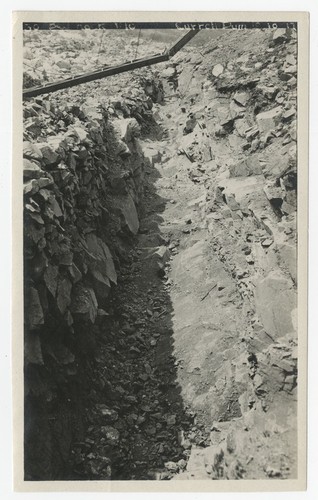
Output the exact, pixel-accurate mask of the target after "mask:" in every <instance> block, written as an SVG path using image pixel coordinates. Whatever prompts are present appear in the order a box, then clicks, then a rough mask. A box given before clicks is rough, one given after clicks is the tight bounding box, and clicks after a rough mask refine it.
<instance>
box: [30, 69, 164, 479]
mask: <svg viewBox="0 0 318 500" xmlns="http://www.w3.org/2000/svg"><path fill="white" fill-rule="evenodd" d="M143 88H145V92H147V93H145V92H144V91H143ZM147 94H148V95H147ZM149 94H150V95H151V96H152V98H153V99H159V100H160V99H162V92H161V88H160V86H158V85H156V84H154V83H153V82H152V81H151V80H149V79H147V78H145V77H144V78H143V80H142V82H141V84H140V85H139V90H138V96H136V94H135V95H133V96H131V97H130V100H129V101H124V100H123V99H122V98H121V99H115V100H113V101H112V102H110V101H107V100H106V99H105V102H104V103H103V104H101V105H100V104H99V102H97V101H94V99H93V98H89V99H87V101H86V104H85V105H83V106H77V105H72V104H68V103H67V102H65V101H61V100H59V99H58V98H57V99H55V98H43V99H42V98H38V99H35V100H32V101H29V102H27V103H26V104H25V107H24V125H25V139H26V140H25V142H24V147H23V157H24V158H23V177H24V206H25V210H24V258H25V260H24V275H25V280H24V285H25V294H24V297H25V305H24V310H25V331H24V343H25V466H26V469H25V474H26V479H33V480H37V479H41V480H43V479H47V480H49V479H66V478H70V477H72V464H71V462H70V450H71V446H72V444H73V443H74V442H76V441H81V439H82V438H83V429H84V427H85V412H84V411H83V407H84V406H85V398H87V394H88V388H89V384H90V374H91V372H92V370H93V367H94V362H95V361H94V359H95V358H94V355H95V350H96V342H95V333H96V329H98V325H99V323H100V322H101V321H102V320H103V318H105V317H107V314H108V313H107V309H108V301H109V296H110V295H111V291H112V288H113V287H115V286H116V282H117V273H118V272H120V266H121V263H123V262H125V260H126V259H127V255H128V252H129V249H130V248H131V246H132V245H133V241H134V237H135V235H136V233H137V231H138V227H139V218H138V210H140V205H141V199H142V191H143V187H142V186H143V176H144V167H145V165H146V164H147V161H149V160H147V159H146V158H145V157H144V156H143V154H142V151H141V149H140V147H139V146H138V142H137V141H136V138H137V137H139V136H140V134H141V133H142V131H143V130H144V129H145V127H147V128H149V127H150V128H151V124H152V118H151V107H152V99H151V97H150V96H149ZM135 117H136V118H137V119H136V118H135ZM83 401H84V404H83Z"/></svg>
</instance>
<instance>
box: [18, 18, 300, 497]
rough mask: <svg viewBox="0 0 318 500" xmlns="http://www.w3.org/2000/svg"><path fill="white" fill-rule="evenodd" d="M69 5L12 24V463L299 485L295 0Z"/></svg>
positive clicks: (62, 472) (57, 470) (64, 475)
mask: <svg viewBox="0 0 318 500" xmlns="http://www.w3.org/2000/svg"><path fill="white" fill-rule="evenodd" d="M37 14H39V13H37ZM68 14H69V15H68V16H66V17H65V19H66V20H65V21H64V22H63V19H62V18H60V20H59V21H56V18H55V17H54V15H53V13H51V15H52V17H51V18H50V13H49V12H48V13H45V15H44V13H42V15H43V20H42V19H41V17H39V15H38V16H34V17H33V18H32V13H31V12H28V16H24V18H23V16H22V18H21V17H20V18H18V24H17V25H16V29H18V30H20V35H21V36H20V42H21V47H20V52H21V54H20V55H21V57H20V59H19V61H20V64H18V66H17V68H16V70H18V72H19V75H20V77H19V82H20V84H21V87H19V89H20V90H19V93H20V94H19V96H18V100H19V99H20V100H21V103H22V104H21V110H20V113H21V124H22V127H21V134H20V135H19V134H18V135H19V137H18V139H17V141H18V143H19V145H20V143H21V149H22V150H23V151H21V154H20V153H19V155H18V156H16V162H17V163H18V166H17V170H16V172H17V174H16V182H17V183H20V184H21V189H20V190H19V191H18V192H19V193H20V192H21V200H22V197H23V207H22V201H21V200H20V202H19V203H20V204H21V207H22V208H23V219H22V214H21V221H22V220H23V226H22V222H21V228H22V232H23V250H22V252H23V274H21V276H23V323H22V325H23V326H22V328H23V331H21V332H20V333H19V336H17V337H19V342H21V349H22V350H23V367H22V370H21V374H20V375H21V377H22V375H23V377H22V378H23V390H22V392H21V395H22V397H21V401H20V408H19V411H20V416H21V419H22V421H21V425H22V434H21V435H22V436H23V441H22V440H21V442H20V446H21V460H22V462H23V463H22V468H23V471H22V478H21V481H22V482H23V483H24V484H27V483H30V484H31V483H32V484H34V485H35V487H36V485H37V484H38V483H41V482H51V484H52V485H53V486H52V488H54V482H61V481H62V482H65V483H67V482H80V483H81V484H83V483H87V484H89V483H90V482H93V481H94V483H95V482H96V481H97V482H100V483H101V484H102V483H103V482H105V481H106V482H114V483H115V482H125V484H126V485H127V484H128V488H129V483H130V482H131V483H133V482H134V481H138V482H143V483H144V484H145V485H146V484H149V485H150V484H157V483H159V482H162V481H165V482H167V481H169V482H170V483H171V482H172V483H173V484H172V488H174V489H176V490H178V488H181V489H182V488H187V484H189V483H191V484H192V488H195V487H196V481H198V480H200V481H204V482H205V483H204V484H205V485H206V488H207V490H208V491H213V488H214V487H215V485H217V484H218V483H223V484H224V483H229V484H232V489H233V490H234V491H235V488H236V487H237V488H238V489H242V487H241V486H240V484H241V483H242V482H243V483H244V482H247V483H249V482H250V481H252V482H255V481H260V482H262V484H266V485H268V486H266V488H267V487H268V488H272V489H273V490H275V488H276V485H277V488H278V489H282V490H283V489H284V485H285V483H286V484H287V483H288V484H289V482H290V484H295V489H299V484H300V485H304V484H305V483H304V477H305V472H304V471H305V467H306V464H305V459H304V456H305V455H304V454H305V451H304V450H305V449H306V440H305V428H306V425H305V423H303V424H302V425H301V426H300V425H299V422H300V420H299V419H300V416H301V417H302V418H304V412H305V406H306V405H305V403H304V402H305V399H304V398H305V391H304V388H305V366H306V358H305V354H304V352H305V348H306V319H305V318H306V313H305V314H302V315H300V312H299V306H300V304H301V305H302V306H303V307H304V304H305V302H304V301H306V298H305V289H306V253H305V248H306V242H304V241H303V240H302V241H303V245H299V241H300V238H301V237H303V236H304V234H306V201H305V200H302V199H301V196H306V187H307V186H306V181H305V179H306V172H307V157H306V148H305V149H304V148H303V149H301V143H300V136H301V139H302V140H303V141H304V139H306V133H307V130H306V126H307V125H306V123H305V125H304V126H300V121H299V119H300V118H299V117H300V116H302V117H306V97H305V99H303V100H302V101H301V100H300V87H299V85H300V83H299V82H300V78H304V79H305V81H306V71H308V68H307V67H306V57H303V60H302V64H303V66H300V64H301V61H300V56H299V53H300V52H299V51H300V35H304V33H302V30H304V29H305V28H304V26H305V27H306V16H305V15H303V17H301V15H300V13H298V15H299V20H297V15H296V14H297V13H293V15H288V13H284V16H282V13H280V15H278V13H277V17H276V19H275V16H274V14H273V13H272V14H271V15H268V21H267V19H266V17H264V15H265V13H263V16H262V17H261V18H260V17H258V16H257V13H255V15H254V19H253V18H251V14H253V13H250V16H249V17H248V20H245V21H244V19H245V17H244V13H241V14H242V15H241V16H240V15H238V16H237V19H236V20H235V19H234V20H233V19H231V20H230V21H228V20H227V18H226V15H224V21H222V13H218V16H214V15H213V13H210V15H209V16H206V15H202V16H201V17H200V12H199V13H194V14H193V17H192V19H191V13H190V12H188V13H187V16H186V21H183V20H182V19H184V18H182V15H180V13H178V16H176V17H175V19H176V20H175V21H174V19H173V13H170V16H169V17H167V19H169V21H166V20H163V21H158V20H153V17H152V15H151V13H149V15H148V17H147V13H143V17H142V20H141V21H138V19H137V16H135V20H131V18H130V17H129V16H126V18H125V15H124V14H123V13H122V14H121V15H118V17H117V19H118V21H116V13H112V16H111V17H109V19H110V20H109V21H108V18H107V13H105V12H104V13H103V16H101V22H98V16H96V18H97V20H96V19H95V20H94V22H92V20H91V19H92V17H91V16H89V15H88V14H87V20H86V19H85V14H86V13H84V12H83V13H82V14H81V20H80V21H77V18H76V16H74V21H73V20H72V13H71V12H69V13H68ZM77 14H78V13H77ZM238 14H239V13H238ZM282 17H283V18H282ZM214 18H215V19H217V20H216V21H213V19H214ZM39 19H40V21H39ZM136 19H137V20H136ZM301 68H302V69H301ZM303 92H304V93H305V95H306V92H307V89H306V88H304V90H303ZM304 103H305V104H304ZM22 116H23V117H22ZM22 142H23V145H22ZM300 155H301V156H300ZM300 158H301V161H300ZM22 181H23V188H22ZM300 186H302V191H301V190H300ZM22 191H23V193H22ZM300 210H302V215H303V218H302V219H301V220H300V217H299V213H300ZM301 221H303V222H301ZM21 234H22V233H21ZM21 238H22V236H21ZM21 249H22V247H21ZM21 255H22V253H21ZM301 266H305V267H303V269H305V271H304V272H302V273H301V272H300V269H301ZM21 279H22V278H21ZM300 289H301V290H302V295H300ZM300 324H301V325H302V327H301V328H300ZM17 337H16V341H17ZM22 339H23V342H22ZM22 344H23V345H22ZM300 352H301V353H302V354H301V355H300ZM300 356H303V357H302V359H301V360H300ZM299 379H300V380H301V384H302V385H301V387H302V391H300V389H299ZM301 397H302V400H301ZM300 401H302V403H301V404H300ZM180 481H182V483H180ZM212 481H214V483H212ZM293 481H294V483H293ZM233 483H234V486H233ZM197 484H199V483H197ZM235 485H237V486H235ZM297 485H298V486H297ZM126 487H127V486H126ZM145 487H146V486H145ZM79 488H80V487H79ZM288 489H293V488H292V486H288Z"/></svg>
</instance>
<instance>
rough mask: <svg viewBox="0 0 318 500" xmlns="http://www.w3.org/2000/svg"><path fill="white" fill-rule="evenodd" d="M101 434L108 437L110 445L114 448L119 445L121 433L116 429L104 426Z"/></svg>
mask: <svg viewBox="0 0 318 500" xmlns="http://www.w3.org/2000/svg"><path fill="white" fill-rule="evenodd" d="M101 433H102V434H103V436H105V437H106V439H107V441H108V442H109V444H110V445H112V446H114V445H117V444H118V441H119V432H118V430H117V429H115V428H114V427H111V426H110V425H106V426H102V427H101Z"/></svg>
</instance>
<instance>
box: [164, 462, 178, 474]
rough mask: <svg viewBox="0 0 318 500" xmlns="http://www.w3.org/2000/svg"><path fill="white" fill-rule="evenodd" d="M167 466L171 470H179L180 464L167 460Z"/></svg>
mask: <svg viewBox="0 0 318 500" xmlns="http://www.w3.org/2000/svg"><path fill="white" fill-rule="evenodd" d="M165 468H166V469H167V470H168V471H170V472H178V470H179V465H178V464H177V463H176V462H166V463H165Z"/></svg>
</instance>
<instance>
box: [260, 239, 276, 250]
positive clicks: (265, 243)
mask: <svg viewBox="0 0 318 500" xmlns="http://www.w3.org/2000/svg"><path fill="white" fill-rule="evenodd" d="M273 243H274V242H273V240H272V239H271V238H266V239H265V240H263V241H262V247H264V248H268V247H270V246H271V245H272V244H273Z"/></svg>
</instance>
